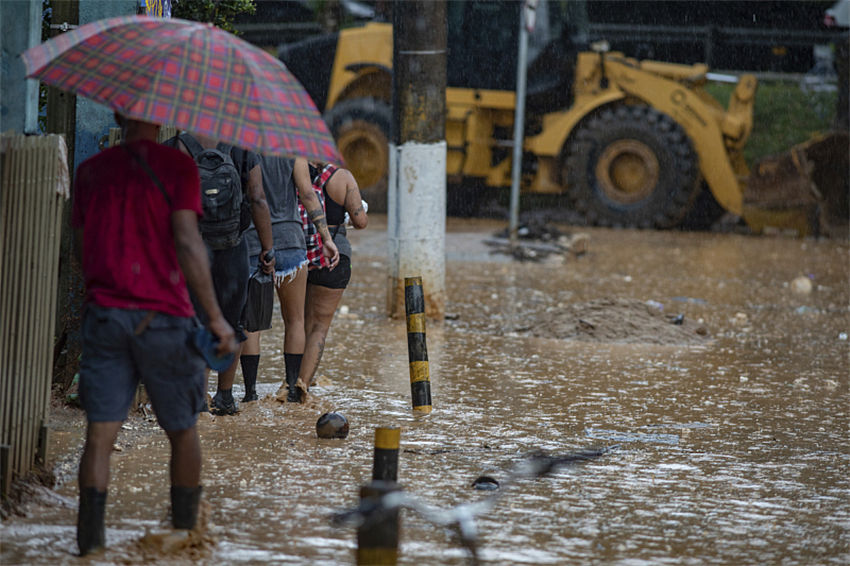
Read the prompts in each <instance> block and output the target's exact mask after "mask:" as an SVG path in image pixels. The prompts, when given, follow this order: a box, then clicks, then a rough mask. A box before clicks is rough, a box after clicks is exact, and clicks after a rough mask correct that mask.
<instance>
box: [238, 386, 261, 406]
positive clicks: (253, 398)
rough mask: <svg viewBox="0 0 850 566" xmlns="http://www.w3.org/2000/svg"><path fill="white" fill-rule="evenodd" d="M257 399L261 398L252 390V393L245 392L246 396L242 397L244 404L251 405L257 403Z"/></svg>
mask: <svg viewBox="0 0 850 566" xmlns="http://www.w3.org/2000/svg"><path fill="white" fill-rule="evenodd" d="M257 399H259V397H257V392H256V391H255V390H253V389H252V390H250V391H246V392H245V396H244V397H242V402H243V403H250V402H251V401H256V400H257Z"/></svg>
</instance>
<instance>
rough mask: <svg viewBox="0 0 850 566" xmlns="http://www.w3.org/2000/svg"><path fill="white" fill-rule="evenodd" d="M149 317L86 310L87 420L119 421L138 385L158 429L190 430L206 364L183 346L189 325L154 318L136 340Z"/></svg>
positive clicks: (83, 378) (83, 394) (83, 383)
mask: <svg viewBox="0 0 850 566" xmlns="http://www.w3.org/2000/svg"><path fill="white" fill-rule="evenodd" d="M149 312H150V311H141V310H127V309H116V308H106V307H101V306H98V305H94V304H89V305H87V306H86V311H85V314H84V315H83V324H82V340H83V355H82V361H81V363H80V401H81V402H82V405H83V408H84V409H85V410H86V415H87V417H88V420H89V421H91V422H110V421H123V420H125V419H126V418H127V411H128V410H129V408H130V403H132V401H133V396H134V394H135V392H136V388H137V387H138V384H139V382H140V381H141V383H143V384H144V385H145V391H146V392H147V394H148V397H149V398H150V401H151V405H152V406H153V410H154V413H156V419H157V421H158V422H159V425H160V426H161V427H162V428H163V429H164V430H167V431H178V430H185V429H187V428H191V427H193V426H194V425H195V422H196V420H197V418H198V413H199V412H200V411H201V409H202V408H203V405H204V401H205V400H206V383H205V382H206V379H205V376H204V368H205V366H206V364H205V363H204V360H203V358H201V356H200V355H199V354H198V353H197V352H196V351H195V350H193V349H192V348H191V347H189V346H188V344H187V338H188V336H189V332H190V331H191V330H192V328H194V327H195V322H194V320H193V319H192V318H186V317H177V316H170V315H167V314H163V313H156V315H155V316H154V317H153V318H152V319H151V320H150V322H149V323H148V325H147V328H145V330H144V331H143V332H142V333H140V334H139V335H136V334H135V333H134V332H135V330H136V328H137V327H138V326H139V323H141V322H142V320H143V319H145V317H146V316H147V315H148V313H149Z"/></svg>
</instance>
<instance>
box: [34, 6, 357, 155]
mask: <svg viewBox="0 0 850 566" xmlns="http://www.w3.org/2000/svg"><path fill="white" fill-rule="evenodd" d="M22 57H23V60H24V64H25V65H26V69H27V76H29V77H32V78H37V79H40V80H41V81H43V82H44V83H46V84H49V85H51V86H55V87H57V88H60V89H62V90H66V91H69V92H72V93H74V94H77V95H81V96H85V97H86V98H90V99H92V100H95V101H97V102H100V103H102V104H105V105H107V106H109V107H110V108H112V109H113V110H116V111H118V112H120V113H121V114H124V115H125V116H128V117H130V118H135V119H138V120H143V121H147V122H153V123H156V124H163V125H166V124H170V125H174V126H176V127H177V128H179V129H182V130H188V131H190V132H195V133H200V134H206V135H208V136H211V137H214V138H217V139H219V140H221V141H224V142H226V143H230V144H233V145H237V146H240V147H244V148H246V149H251V150H254V151H257V152H260V153H267V154H272V155H286V156H302V157H306V158H308V159H315V160H319V161H333V162H339V160H340V157H339V154H338V152H337V149H336V145H335V144H334V140H333V137H332V136H331V134H330V132H329V131H328V128H327V126H326V124H325V122H324V120H323V119H322V116H321V114H320V113H319V111H318V110H317V109H316V105H315V104H314V103H313V101H312V100H311V99H310V96H309V95H308V94H307V92H306V91H305V90H304V87H303V86H301V83H299V82H298V80H297V79H296V78H295V77H294V76H293V75H292V74H291V73H290V72H289V70H288V69H287V68H286V66H285V65H284V64H283V63H281V62H280V61H279V60H277V59H275V58H274V57H273V56H271V55H270V54H268V53H266V52H265V51H263V50H261V49H259V48H257V47H254V46H253V45H251V44H249V43H247V42H245V41H243V40H241V39H239V38H237V37H236V36H234V35H233V34H230V33H228V32H226V31H224V30H221V29H219V28H217V27H215V26H213V25H211V24H202V23H198V22H190V21H186V20H180V19H174V18H152V17H147V16H122V17H117V18H108V19H105V20H99V21H96V22H92V23H89V24H86V25H83V26H80V27H79V28H77V29H75V30H73V31H69V32H66V33H63V34H61V35H59V36H57V37H55V38H53V39H51V40H50V41H47V42H45V43H42V44H41V45H38V46H35V47H33V48H31V49H29V50H27V51H25V52H24V53H23V54H22Z"/></svg>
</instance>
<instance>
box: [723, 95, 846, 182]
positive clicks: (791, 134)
mask: <svg viewBox="0 0 850 566" xmlns="http://www.w3.org/2000/svg"><path fill="white" fill-rule="evenodd" d="M734 86H735V85H730V84H722V83H710V84H709V85H708V86H707V87H706V90H707V91H708V92H709V93H710V94H711V95H712V96H714V97H715V98H717V100H719V101H720V102H721V103H722V104H723V105H724V106H726V104H727V101H728V100H729V97H730V96H731V94H732V90H733V89H734ZM837 98H838V95H837V93H836V92H815V91H812V90H811V89H804V88H802V87H801V85H800V83H798V82H795V81H790V80H786V81H768V80H764V79H763V80H760V81H759V85H758V90H757V91H756V102H755V106H754V107H753V132H752V134H751V135H750V140H749V141H748V142H747V146H746V147H745V148H744V157H745V158H746V160H747V164H748V165H750V166H752V165H753V164H754V163H755V162H757V161H758V160H759V159H761V158H763V157H767V156H769V155H778V154H780V153H783V152H785V151H788V149H790V148H791V147H792V146H794V145H796V144H798V143H802V142H804V141H806V140H808V139H809V138H810V137H812V135H813V134H817V133H823V132H826V131H829V130H830V128H831V125H832V123H833V120H834V118H835V111H836V104H837Z"/></svg>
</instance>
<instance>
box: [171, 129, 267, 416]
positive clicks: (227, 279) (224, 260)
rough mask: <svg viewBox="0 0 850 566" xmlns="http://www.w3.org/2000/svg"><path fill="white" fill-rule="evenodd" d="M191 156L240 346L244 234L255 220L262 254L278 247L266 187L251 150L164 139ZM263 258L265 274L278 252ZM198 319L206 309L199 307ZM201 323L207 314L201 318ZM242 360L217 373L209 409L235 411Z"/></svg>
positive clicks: (223, 299) (218, 280)
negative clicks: (234, 385) (195, 168)
mask: <svg viewBox="0 0 850 566" xmlns="http://www.w3.org/2000/svg"><path fill="white" fill-rule="evenodd" d="M165 143H166V144H167V145H171V146H173V147H176V148H178V149H179V150H181V151H183V152H184V153H187V154H188V155H190V156H191V157H192V158H193V159H194V160H195V163H197V164H198V172H199V173H200V177H201V205H202V207H203V209H204V215H203V217H202V218H201V219H200V220H199V222H198V227H199V228H200V231H201V236H202V237H203V240H204V243H205V244H206V247H207V252H208V254H209V257H210V270H211V272H212V278H213V286H214V287H215V293H216V298H217V299H218V302H219V304H220V305H221V309H222V311H223V312H224V317H225V319H227V321H228V322H229V323H230V325H231V326H232V327H233V329H234V331H235V332H236V338H237V341H238V342H239V348H240V350H241V345H242V342H243V341H244V340H245V338H246V336H245V333H244V331H243V328H242V325H241V315H242V309H243V307H244V306H245V299H246V292H247V283H248V275H249V265H248V248H247V244H246V241H245V239H244V238H243V237H242V233H243V232H244V231H245V230H246V229H247V228H248V226H249V225H250V224H251V220H253V225H254V227H256V228H257V235H258V236H259V239H260V243H261V246H262V248H263V253H262V254H260V258H265V257H266V252H267V251H271V250H272V249H273V248H274V243H273V241H272V228H271V216H270V215H269V206H268V203H267V201H266V196H265V193H264V191H263V179H262V172H261V170H260V158H259V156H258V155H257V154H256V153H254V152H251V151H247V150H244V149H242V148H236V147H231V146H228V145H227V144H224V143H219V142H218V141H217V140H215V139H213V138H210V137H208V136H204V135H200V134H192V135H190V134H188V133H182V134H179V135H178V136H175V137H173V138H171V139H169V140H168V141H167V142H165ZM269 257H270V259H269V260H268V261H266V260H265V259H260V260H259V261H260V265H261V266H262V269H263V271H264V272H266V273H272V272H274V266H275V259H274V254H269ZM192 300H193V302H194V301H195V297H194V296H193V297H192ZM196 310H197V311H198V313H199V317H202V313H203V310H202V309H196ZM201 322H202V323H203V322H204V320H203V318H202V319H201ZM238 360H239V352H238V351H237V353H236V356H235V358H234V362H233V364H231V366H230V367H229V368H227V369H226V370H225V371H221V372H219V373H218V387H217V390H216V394H215V396H214V397H213V400H212V406H211V407H210V412H212V413H213V414H218V415H233V414H236V413H237V412H239V406H238V404H237V403H236V400H235V399H234V398H233V379H234V377H235V375H236V368H237V364H238Z"/></svg>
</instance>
